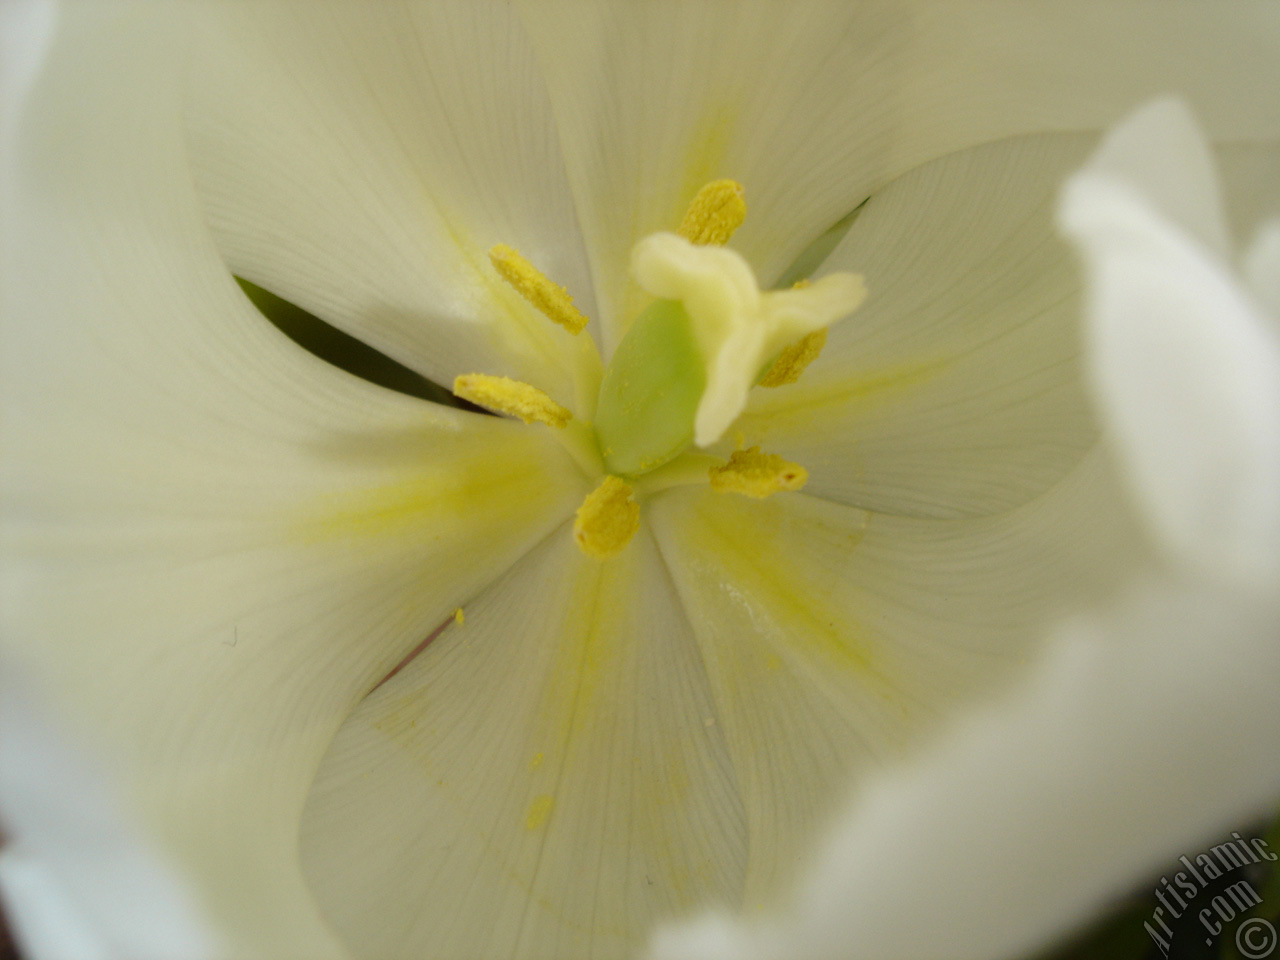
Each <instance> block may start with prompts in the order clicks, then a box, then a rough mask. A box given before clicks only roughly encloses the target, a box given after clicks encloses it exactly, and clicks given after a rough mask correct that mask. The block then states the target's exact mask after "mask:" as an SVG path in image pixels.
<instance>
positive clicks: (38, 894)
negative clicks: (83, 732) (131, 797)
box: [0, 661, 219, 960]
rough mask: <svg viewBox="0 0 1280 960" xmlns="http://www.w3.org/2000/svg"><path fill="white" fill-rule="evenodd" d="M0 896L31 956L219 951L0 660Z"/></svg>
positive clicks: (159, 864) (165, 872)
mask: <svg viewBox="0 0 1280 960" xmlns="http://www.w3.org/2000/svg"><path fill="white" fill-rule="evenodd" d="M0 667H3V668H4V669H3V671H2V672H0V812H3V816H4V828H5V831H6V835H5V837H4V844H3V849H0V894H2V895H3V896H2V900H0V902H2V903H3V905H4V907H5V908H6V911H7V919H8V920H9V922H10V923H11V924H12V926H13V927H14V928H15V931H16V937H17V939H18V941H19V942H20V943H21V944H22V948H23V951H24V953H23V956H26V957H30V958H31V960H200V958H213V957H215V956H217V955H218V953H219V950H218V949H216V948H215V946H214V935H213V933H212V931H211V930H210V929H209V928H208V925H207V923H206V921H205V919H204V918H203V917H202V916H201V915H200V911H199V909H198V908H197V907H196V905H195V904H193V903H192V902H191V899H190V890H189V889H186V888H184V885H183V883H182V881H181V880H180V879H179V877H178V876H177V875H176V874H175V872H174V871H173V869H172V865H171V864H167V863H165V862H163V861H162V860H161V859H160V858H159V857H158V856H157V854H156V851H154V850H152V849H148V845H147V844H146V843H145V842H144V841H143V840H142V839H141V837H140V836H139V835H138V831H137V830H136V829H134V828H133V826H132V825H131V824H129V823H128V822H127V818H126V817H125V816H124V815H123V814H122V813H121V811H120V809H119V803H118V798H115V797H113V796H112V795H111V790H110V787H109V786H108V785H107V784H105V783H104V782H102V777H101V776H98V775H95V774H96V771H95V770H94V767H93V765H92V764H91V763H89V762H88V761H87V760H86V759H85V758H84V757H82V756H80V755H78V754H77V752H76V751H75V749H74V748H73V747H72V746H71V745H70V744H69V743H68V742H67V740H66V738H65V737H64V736H61V735H60V734H59V731H58V730H57V729H56V724H54V723H53V722H52V721H51V720H50V718H49V716H48V715H47V711H44V710H42V709H41V708H40V707H39V705H38V702H37V699H36V696H35V694H34V692H33V691H32V690H31V689H30V686H29V684H23V683H20V682H19V679H18V674H19V672H20V671H18V670H17V669H16V668H15V666H14V664H13V663H11V662H8V661H3V662H0Z"/></svg>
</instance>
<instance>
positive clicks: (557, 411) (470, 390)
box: [453, 373, 573, 427]
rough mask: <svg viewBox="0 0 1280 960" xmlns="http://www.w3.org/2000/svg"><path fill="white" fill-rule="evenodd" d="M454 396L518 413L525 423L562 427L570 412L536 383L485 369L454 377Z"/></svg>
mask: <svg viewBox="0 0 1280 960" xmlns="http://www.w3.org/2000/svg"><path fill="white" fill-rule="evenodd" d="M453 392H454V395H455V396H458V397H461V398H462V399H463V400H470V401H471V402H472V403H474V404H477V405H478V406H481V407H484V408H485V409H486V410H492V411H493V412H494V413H505V414H507V415H508V416H512V417H519V418H520V419H521V420H523V421H524V422H525V423H534V422H535V421H536V422H538V423H545V424H547V425H548V426H551V427H563V426H564V425H565V424H566V423H568V422H569V421H570V420H572V419H573V414H572V413H571V412H570V411H568V410H566V409H565V408H564V407H562V406H560V404H558V403H556V402H555V401H554V400H552V399H551V398H550V397H548V396H547V395H546V394H545V393H543V392H542V391H541V390H539V389H538V388H537V387H531V386H529V384H527V383H521V382H520V381H519V380H512V379H511V378H510V377H491V376H489V375H488V374H487V373H468V374H464V375H463V376H461V377H458V378H457V379H456V380H454V381H453Z"/></svg>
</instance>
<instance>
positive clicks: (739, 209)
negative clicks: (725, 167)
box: [676, 180, 747, 246]
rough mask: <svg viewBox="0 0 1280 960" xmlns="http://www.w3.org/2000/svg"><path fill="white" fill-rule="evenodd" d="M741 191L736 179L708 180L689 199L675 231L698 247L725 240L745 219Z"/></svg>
mask: <svg viewBox="0 0 1280 960" xmlns="http://www.w3.org/2000/svg"><path fill="white" fill-rule="evenodd" d="M742 193H743V190H742V184H740V183H738V182H737V181H736V180H712V181H711V182H710V183H708V184H707V185H706V186H705V187H703V188H702V189H701V190H699V191H698V194H697V196H695V197H694V198H693V202H692V203H690V204H689V209H688V210H687V211H685V215H684V219H683V220H682V221H680V229H679V230H677V231H676V233H678V234H679V235H680V236H682V237H684V238H685V239H686V240H688V241H689V242H690V243H696V244H698V245H700V246H722V245H724V244H725V243H728V242H729V238H730V237H732V236H733V232H734V231H735V230H737V229H738V228H739V227H740V226H742V221H743V220H745V219H746V218H747V202H746V201H745V200H744V199H743V198H742Z"/></svg>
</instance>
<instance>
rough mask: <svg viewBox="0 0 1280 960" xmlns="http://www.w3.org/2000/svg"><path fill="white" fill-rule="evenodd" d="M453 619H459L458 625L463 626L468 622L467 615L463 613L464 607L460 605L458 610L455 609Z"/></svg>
mask: <svg viewBox="0 0 1280 960" xmlns="http://www.w3.org/2000/svg"><path fill="white" fill-rule="evenodd" d="M453 619H455V620H457V621H458V626H462V625H463V624H464V623H466V622H467V615H466V614H465V613H463V612H462V608H461V607H459V608H458V609H457V610H455V611H453Z"/></svg>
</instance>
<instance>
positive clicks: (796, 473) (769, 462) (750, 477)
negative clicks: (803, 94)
mask: <svg viewBox="0 0 1280 960" xmlns="http://www.w3.org/2000/svg"><path fill="white" fill-rule="evenodd" d="M710 477H711V489H712V490H714V491H715V492H716V493H740V494H742V495H743V496H747V497H755V498H756V499H757V500H763V499H764V498H765V497H768V496H772V495H773V494H775V493H778V492H779V491H781V490H799V489H800V488H801V487H803V486H804V485H805V483H806V482H807V481H808V479H809V471H808V470H806V469H805V468H804V467H802V466H800V465H799V464H797V463H792V462H791V461H790V460H784V459H782V457H780V456H778V455H777V454H776V453H761V452H760V448H759V447H752V448H751V449H749V450H735V451H734V452H733V454H732V456H730V457H729V462H728V463H726V464H724V465H723V466H719V467H712V468H711V470H710Z"/></svg>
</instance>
